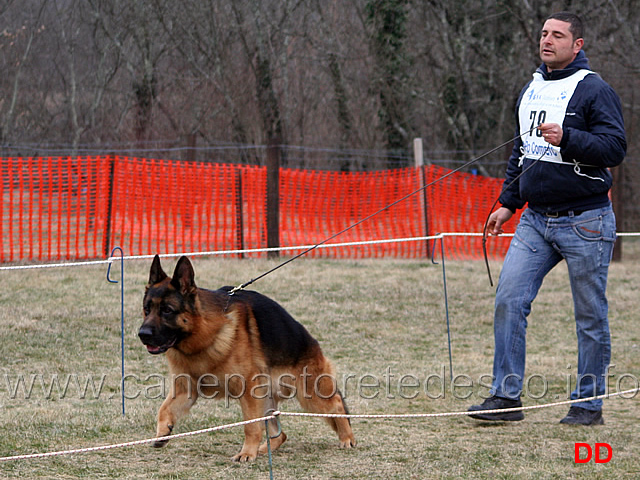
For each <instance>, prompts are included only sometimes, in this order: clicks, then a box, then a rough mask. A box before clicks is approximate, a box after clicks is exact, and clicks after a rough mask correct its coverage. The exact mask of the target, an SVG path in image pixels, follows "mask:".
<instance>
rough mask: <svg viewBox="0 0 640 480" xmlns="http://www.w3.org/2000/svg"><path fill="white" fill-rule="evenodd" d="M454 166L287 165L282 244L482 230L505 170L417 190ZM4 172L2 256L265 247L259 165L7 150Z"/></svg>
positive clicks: (364, 248)
mask: <svg viewBox="0 0 640 480" xmlns="http://www.w3.org/2000/svg"><path fill="white" fill-rule="evenodd" d="M449 172H450V170H447V169H444V168H441V167H436V166H428V167H424V169H423V170H420V169H417V168H406V169H397V170H387V171H377V172H326V171H310V170H297V169H284V168H283V169H281V170H280V183H279V203H280V212H279V218H280V220H279V229H280V234H279V235H280V245H281V246H282V247H287V246H291V247H293V246H299V245H315V244H317V243H320V242H324V241H325V240H326V239H327V238H329V237H331V236H333V235H335V234H336V233H338V232H340V231H342V230H345V229H347V231H345V232H344V233H342V234H340V235H339V236H337V237H336V238H334V239H332V240H331V242H330V243H348V242H368V241H375V240H388V239H401V238H413V237H422V236H428V235H435V234H437V233H451V232H465V233H471V232H481V231H482V227H483V225H484V222H485V220H486V217H487V215H488V214H489V210H490V208H491V206H492V204H493V202H494V201H495V199H496V197H497V195H498V194H499V191H500V187H501V184H502V181H501V180H500V179H495V178H486V177H480V176H476V175H470V174H464V173H456V174H454V175H451V176H450V177H448V178H446V179H444V180H442V181H439V182H437V183H435V184H433V185H430V186H428V187H427V188H425V189H423V190H421V189H420V188H421V186H423V185H429V184H430V183H432V182H434V181H436V180H437V179H439V178H441V177H442V176H443V175H445V174H447V173H449ZM0 181H1V184H0V187H1V189H2V192H1V193H2V194H1V195H0V238H1V239H2V242H1V243H0V262H2V263H6V262H18V261H52V260H60V259H87V258H105V257H106V256H108V255H109V254H110V252H111V249H112V248H113V247H114V246H120V247H121V248H122V249H123V250H124V251H125V252H126V254H127V255H144V254H152V253H156V252H162V253H182V252H184V253H189V252H198V251H220V250H245V249H261V248H265V247H266V243H267V221H266V217H267V207H266V195H267V185H266V181H267V175H266V168H265V167H259V166H247V165H233V164H217V163H191V162H181V161H173V160H150V159H144V158H142V159H141V158H129V157H114V156H95V157H93V156H92V157H40V158H2V159H0ZM413 192H417V193H416V194H414V195H410V194H411V193H413ZM408 195H410V196H409V197H408V198H406V199H405V200H403V201H401V202H399V203H397V204H395V205H393V206H390V207H389V208H386V207H388V206H389V205H391V204H392V203H394V202H396V201H397V200H399V199H401V198H403V197H405V196H408ZM376 212H379V213H377V214H376ZM374 214H376V215H374ZM371 215H374V216H372V217H371V218H369V219H367V220H366V221H362V222H361V220H362V219H364V218H366V217H368V216H371ZM358 222H361V223H358ZM356 223H358V225H356V226H355V227H353V228H350V227H351V226H352V225H354V224H356ZM516 223H517V219H514V220H512V221H511V222H510V224H511V225H510V226H511V227H513V226H514V225H515V224H516ZM446 242H447V243H446V250H447V257H450V258H457V259H475V258H481V257H482V242H481V238H479V237H469V236H460V237H452V238H449V239H447V241H446ZM508 242H509V238H491V239H490V241H489V242H488V249H489V254H490V256H491V257H492V258H501V257H502V256H503V255H504V253H505V252H506V248H507V246H508ZM431 248H432V246H431V245H429V244H428V243H427V242H426V241H425V240H414V241H409V242H390V243H372V244H366V245H353V246H340V247H330V248H322V249H315V250H313V251H311V252H309V255H310V256H314V257H332V258H365V257H367V258H370V257H396V258H422V257H426V256H428V255H429V252H430V249H431ZM298 252H299V250H293V249H292V250H290V251H287V250H285V251H284V254H285V255H288V254H294V253H298ZM238 255H240V254H238ZM244 255H247V254H244ZM251 255H253V256H262V255H265V253H262V252H261V253H257V252H256V253H252V254H251Z"/></svg>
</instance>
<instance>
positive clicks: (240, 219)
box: [236, 169, 244, 258]
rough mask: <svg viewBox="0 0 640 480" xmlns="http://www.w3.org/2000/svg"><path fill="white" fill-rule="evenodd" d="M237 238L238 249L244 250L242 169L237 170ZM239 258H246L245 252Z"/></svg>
mask: <svg viewBox="0 0 640 480" xmlns="http://www.w3.org/2000/svg"><path fill="white" fill-rule="evenodd" d="M236 190H237V192H238V194H237V195H236V229H237V230H236V238H237V242H238V250H244V212H243V206H244V199H243V197H242V170H241V169H238V170H237V171H236ZM238 257H239V258H244V253H240V254H239V255H238Z"/></svg>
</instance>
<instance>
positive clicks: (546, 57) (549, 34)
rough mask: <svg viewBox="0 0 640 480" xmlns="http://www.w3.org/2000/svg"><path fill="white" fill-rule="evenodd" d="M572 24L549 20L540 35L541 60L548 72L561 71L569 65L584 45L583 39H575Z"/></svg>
mask: <svg viewBox="0 0 640 480" xmlns="http://www.w3.org/2000/svg"><path fill="white" fill-rule="evenodd" d="M569 26H570V24H569V23H568V22H563V21H561V20H556V19H551V20H547V21H546V22H545V24H544V26H543V27H542V34H541V35H540V58H541V59H542V61H543V62H544V64H545V65H546V66H547V70H549V71H552V70H561V69H563V68H565V67H566V66H567V65H569V64H570V63H571V62H572V61H573V59H574V58H576V55H577V54H578V52H579V51H580V49H581V48H582V46H583V45H584V40H583V39H582V38H577V39H575V40H574V39H573V35H572V34H571V32H570V31H569Z"/></svg>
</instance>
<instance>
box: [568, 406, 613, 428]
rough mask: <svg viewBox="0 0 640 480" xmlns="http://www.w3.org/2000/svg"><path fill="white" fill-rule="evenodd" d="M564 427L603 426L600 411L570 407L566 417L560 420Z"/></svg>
mask: <svg viewBox="0 0 640 480" xmlns="http://www.w3.org/2000/svg"><path fill="white" fill-rule="evenodd" d="M560 423H564V424H566V425H604V420H603V419H602V410H587V409H586V408H582V407H571V408H570V409H569V413H567V416H566V417H564V418H563V419H562V420H560Z"/></svg>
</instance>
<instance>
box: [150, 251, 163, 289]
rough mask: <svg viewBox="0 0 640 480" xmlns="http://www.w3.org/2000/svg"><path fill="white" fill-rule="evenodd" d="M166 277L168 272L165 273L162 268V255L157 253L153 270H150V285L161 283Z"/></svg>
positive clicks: (152, 265)
mask: <svg viewBox="0 0 640 480" xmlns="http://www.w3.org/2000/svg"><path fill="white" fill-rule="evenodd" d="M165 278H167V274H166V273H164V270H162V266H161V265H160V256H158V255H156V256H155V257H153V262H152V263H151V270H150V271H149V286H151V285H155V284H156V283H160V282H161V281H163V280H164V279H165Z"/></svg>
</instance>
